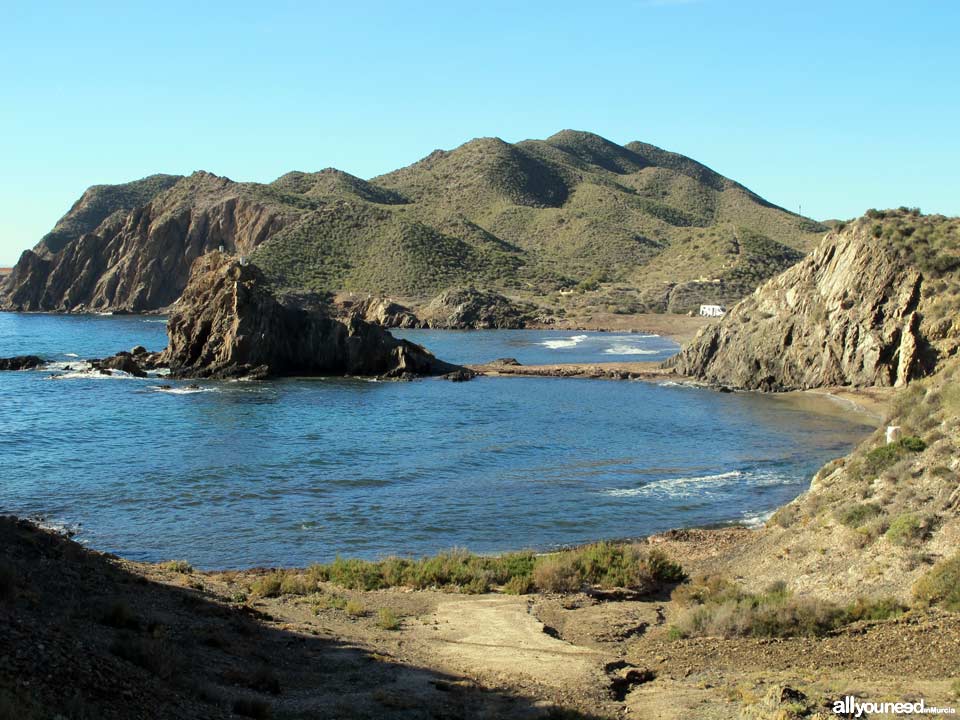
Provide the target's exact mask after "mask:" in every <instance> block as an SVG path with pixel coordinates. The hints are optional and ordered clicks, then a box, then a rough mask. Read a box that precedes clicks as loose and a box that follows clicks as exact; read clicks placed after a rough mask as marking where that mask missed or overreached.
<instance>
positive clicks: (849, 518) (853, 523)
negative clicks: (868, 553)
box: [837, 503, 882, 528]
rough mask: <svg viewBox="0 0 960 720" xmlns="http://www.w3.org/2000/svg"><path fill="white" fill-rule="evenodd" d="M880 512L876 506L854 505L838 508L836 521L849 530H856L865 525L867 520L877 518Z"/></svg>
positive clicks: (866, 504)
mask: <svg viewBox="0 0 960 720" xmlns="http://www.w3.org/2000/svg"><path fill="white" fill-rule="evenodd" d="M881 512H882V510H881V509H880V508H879V507H878V506H877V505H873V504H870V503H856V504H853V505H846V506H844V507H842V508H840V509H839V510H838V511H837V520H839V521H840V523H841V524H843V525H846V526H847V527H849V528H858V527H860V526H862V525H864V524H866V522H867V521H868V520H872V519H873V518H875V517H877V515H879V514H880V513H881Z"/></svg>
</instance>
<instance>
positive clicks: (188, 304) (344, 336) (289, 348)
mask: <svg viewBox="0 0 960 720" xmlns="http://www.w3.org/2000/svg"><path fill="white" fill-rule="evenodd" d="M167 332H168V335H169V345H168V346H167V349H166V350H165V351H164V352H163V356H162V362H164V363H166V364H167V365H169V367H170V371H171V374H172V375H174V376H179V377H191V376H193V377H221V378H222V377H239V376H259V377H262V376H267V375H380V376H387V377H402V376H405V375H440V374H444V373H451V372H454V371H458V370H460V369H461V368H459V367H458V366H455V365H450V364H449V363H445V362H443V361H441V360H438V359H437V358H435V357H434V356H433V355H431V354H430V353H429V352H427V351H426V350H425V349H424V348H422V347H420V346H419V345H415V344H414V343H411V342H407V341H405V340H397V339H395V338H394V337H393V336H392V335H390V333H388V332H386V331H384V330H383V329H381V328H379V327H377V326H375V325H372V324H370V323H367V322H365V321H363V320H361V319H360V318H359V317H357V316H352V317H351V318H350V319H348V320H347V321H346V322H341V321H340V320H337V319H334V318H332V317H329V316H328V315H326V314H324V313H322V312H319V311H306V310H303V309H300V308H292V307H287V306H284V305H282V304H281V303H280V302H279V301H278V300H277V299H276V297H275V296H274V295H273V294H272V292H271V290H270V288H269V286H268V283H267V281H266V278H265V277H264V275H263V273H262V272H261V271H260V270H259V269H258V268H257V267H256V266H254V265H250V264H247V265H242V264H241V263H240V262H238V261H237V260H236V259H234V258H231V257H229V256H227V255H224V254H222V253H219V252H213V253H209V254H207V255H204V256H202V257H201V258H199V259H198V260H197V261H196V262H195V263H194V267H193V270H192V273H191V275H190V280H189V283H188V284H187V288H186V290H184V292H183V296H182V297H181V299H180V301H179V302H178V303H177V306H176V309H175V311H174V313H173V315H172V316H171V317H170V320H169V322H168V323H167Z"/></svg>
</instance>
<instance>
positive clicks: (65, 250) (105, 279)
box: [3, 173, 291, 312]
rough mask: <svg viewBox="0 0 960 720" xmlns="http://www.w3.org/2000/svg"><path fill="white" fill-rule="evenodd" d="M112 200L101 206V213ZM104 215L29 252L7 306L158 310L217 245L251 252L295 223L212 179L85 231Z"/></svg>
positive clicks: (180, 185)
mask: <svg viewBox="0 0 960 720" xmlns="http://www.w3.org/2000/svg"><path fill="white" fill-rule="evenodd" d="M111 199H112V198H108V199H107V200H104V201H103V202H102V203H101V206H102V207H101V209H102V210H103V211H104V212H105V211H106V208H108V207H111V205H110V204H109V202H108V200H111ZM71 212H73V211H71ZM102 214H103V213H102V212H99V213H96V214H90V213H87V215H84V216H83V217H84V218H85V219H86V221H85V222H74V223H72V224H71V225H70V226H71V227H72V228H74V230H75V232H74V234H73V235H72V236H68V235H63V234H62V233H61V234H58V235H57V238H59V239H58V242H57V243H56V244H55V245H52V246H51V245H50V244H49V243H48V242H47V240H46V239H45V240H44V241H43V242H42V243H41V245H40V246H38V248H35V249H34V250H27V251H26V252H24V253H23V255H22V257H21V258H20V261H19V262H18V263H17V265H16V267H14V269H13V271H12V273H11V275H10V277H9V278H8V280H7V282H6V293H5V297H4V300H3V307H4V308H5V309H17V310H63V311H66V310H70V311H82V310H108V309H109V310H128V311H132V312H139V311H144V310H155V309H159V308H162V307H165V306H167V305H169V304H170V303H172V302H173V301H174V300H176V299H177V298H178V297H179V296H180V293H181V292H182V291H183V288H184V286H185V285H186V282H187V277H188V276H189V272H190V266H191V263H192V262H193V261H194V260H195V259H196V258H197V257H199V256H200V255H202V254H203V253H205V252H207V251H208V250H215V249H217V248H218V247H220V246H223V248H224V249H225V250H228V251H230V252H238V253H250V252H252V250H253V249H254V248H255V247H257V245H259V244H260V243H261V242H263V241H264V240H265V239H266V238H267V237H269V236H270V235H272V234H273V233H275V232H277V231H278V230H279V229H280V228H282V227H283V225H284V223H285V222H286V221H287V220H288V219H289V217H290V216H291V213H289V212H285V211H284V210H283V209H282V208H280V207H277V206H275V205H272V204H270V203H267V202H264V201H262V200H261V199H258V198H255V197H252V196H250V194H249V193H248V192H246V188H245V186H243V185H241V184H239V183H234V182H232V181H230V180H228V179H227V178H221V177H217V176H215V175H211V174H209V173H194V174H193V175H192V176H190V177H189V178H182V179H180V180H179V181H178V182H176V183H175V184H174V185H170V186H167V185H165V184H163V185H161V186H160V191H159V192H158V193H156V194H155V195H154V196H153V197H152V199H150V201H149V202H147V203H146V204H144V205H142V206H139V207H135V208H133V209H129V210H127V209H125V208H123V207H118V208H117V209H116V210H115V211H113V212H111V213H109V214H107V215H106V217H104V218H103V220H102V222H101V223H100V224H99V225H97V226H95V228H94V229H89V230H88V228H89V225H90V224H92V222H94V221H95V220H96V219H97V218H99V217H100V215H102ZM58 227H59V226H58ZM58 246H59V248H58ZM54 249H56V252H53V250H54Z"/></svg>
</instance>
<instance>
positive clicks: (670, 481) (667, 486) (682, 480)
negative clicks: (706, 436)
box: [603, 470, 744, 497]
mask: <svg viewBox="0 0 960 720" xmlns="http://www.w3.org/2000/svg"><path fill="white" fill-rule="evenodd" d="M742 477H744V473H742V472H741V471H739V470H732V471H730V472H724V473H717V474H715V475H696V476H693V477H675V478H664V479H663V480H654V481H653V482H651V483H647V484H646V485H643V486H642V487H638V488H614V489H611V490H604V491H603V494H604V495H610V496H612V497H637V496H641V495H651V494H654V493H657V492H665V493H666V494H668V495H671V494H677V493H680V494H684V495H686V494H690V493H691V492H693V488H695V487H700V486H704V485H710V484H715V483H718V482H719V483H720V484H727V481H729V480H737V479H739V478H742Z"/></svg>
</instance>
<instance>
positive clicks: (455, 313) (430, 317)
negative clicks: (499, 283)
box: [421, 287, 533, 330]
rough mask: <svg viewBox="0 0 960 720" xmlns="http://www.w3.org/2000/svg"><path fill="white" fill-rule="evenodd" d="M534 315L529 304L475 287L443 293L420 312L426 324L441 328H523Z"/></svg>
mask: <svg viewBox="0 0 960 720" xmlns="http://www.w3.org/2000/svg"><path fill="white" fill-rule="evenodd" d="M532 314H533V307H532V306H530V305H526V304H522V305H521V304H517V303H514V302H513V301H511V300H510V299H508V298H506V297H504V296H503V295H500V294H499V293H495V292H489V291H484V290H477V289H475V288H472V287H471V288H460V289H455V290H446V291H444V292H442V293H440V294H439V295H438V296H437V297H435V298H434V299H433V300H431V301H430V304H429V305H427V306H426V307H425V308H424V309H423V311H422V313H421V315H422V320H423V324H424V325H425V326H426V327H430V328H435V329H438V330H489V329H494V328H499V329H509V328H523V327H526V324H527V322H529V321H530V320H531V319H532Z"/></svg>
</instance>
